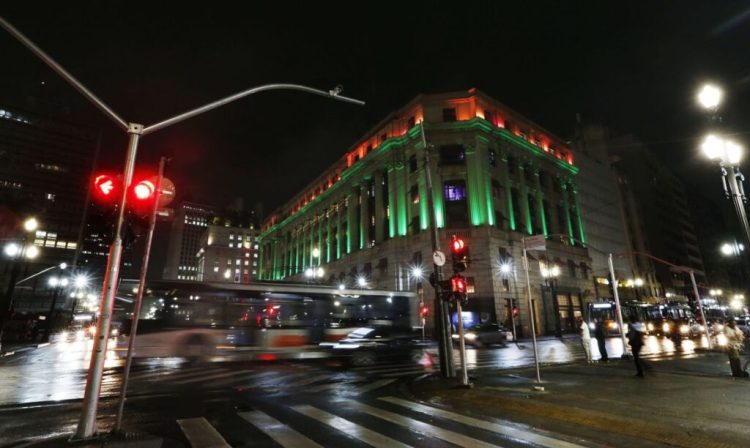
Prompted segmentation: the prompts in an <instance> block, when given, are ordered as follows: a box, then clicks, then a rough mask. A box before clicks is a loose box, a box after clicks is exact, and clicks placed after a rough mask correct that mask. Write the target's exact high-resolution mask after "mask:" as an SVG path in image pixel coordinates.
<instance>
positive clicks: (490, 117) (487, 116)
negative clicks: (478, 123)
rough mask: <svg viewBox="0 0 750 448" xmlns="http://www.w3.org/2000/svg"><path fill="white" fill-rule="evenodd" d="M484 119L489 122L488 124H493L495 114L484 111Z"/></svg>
mask: <svg viewBox="0 0 750 448" xmlns="http://www.w3.org/2000/svg"><path fill="white" fill-rule="evenodd" d="M484 119H485V120H487V121H489V122H490V123H494V122H495V114H494V113H493V112H492V111H491V110H485V111H484Z"/></svg>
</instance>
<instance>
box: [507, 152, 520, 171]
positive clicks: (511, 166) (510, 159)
mask: <svg viewBox="0 0 750 448" xmlns="http://www.w3.org/2000/svg"><path fill="white" fill-rule="evenodd" d="M517 165H518V161H517V160H516V158H515V157H512V156H508V174H516V166H517Z"/></svg>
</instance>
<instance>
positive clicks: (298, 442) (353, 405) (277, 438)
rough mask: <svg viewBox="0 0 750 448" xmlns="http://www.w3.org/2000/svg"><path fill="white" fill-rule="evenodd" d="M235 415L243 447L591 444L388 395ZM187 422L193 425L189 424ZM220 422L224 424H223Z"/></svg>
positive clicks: (193, 433)
mask: <svg viewBox="0 0 750 448" xmlns="http://www.w3.org/2000/svg"><path fill="white" fill-rule="evenodd" d="M236 417H238V418H239V421H241V422H242V423H241V425H242V426H241V427H240V428H235V429H234V430H233V431H234V433H236V434H244V435H245V437H247V440H236V439H235V440H234V443H235V444H238V445H243V446H244V445H248V446H275V447H283V448H291V447H294V448H297V447H301V448H319V447H324V446H347V447H350V446H371V447H376V448H381V447H382V448H392V447H401V448H409V447H441V446H458V447H471V448H490V447H498V446H500V447H507V448H512V447H520V446H524V447H528V446H536V447H542V448H582V447H586V446H592V445H589V444H588V443H586V442H582V441H581V440H580V439H578V438H576V439H573V438H569V437H563V436H560V435H557V434H551V433H547V432H544V431H542V430H539V429H534V428H531V427H528V426H526V425H522V424H518V423H514V422H509V421H502V420H498V419H491V418H486V417H485V418H476V417H472V416H469V415H465V414H462V413H459V412H454V411H447V410H444V409H442V408H439V407H436V406H432V405H428V404H424V403H418V402H416V401H410V400H406V399H403V398H398V397H395V396H390V395H386V396H382V397H379V398H375V397H372V396H370V397H362V398H348V397H347V398H339V399H331V400H317V401H315V402H298V403H283V404H279V403H261V404H259V405H257V406H256V407H255V408H254V409H252V410H244V411H238V412H237V413H236ZM185 421H188V422H192V423H193V424H192V425H185V424H184V422H185ZM178 422H179V424H180V427H181V428H182V429H183V433H184V435H185V438H186V439H187V440H188V442H189V443H190V446H192V447H193V448H198V447H201V446H207V445H199V444H196V443H194V442H193V441H194V440H211V441H212V442H211V443H212V445H211V446H230V445H229V444H228V443H227V442H226V440H225V439H223V438H221V439H217V438H216V436H217V435H218V436H220V437H221V434H220V432H219V431H218V430H217V429H216V427H214V426H211V425H210V424H208V422H207V421H205V419H200V418H195V417H194V418H191V419H184V420H179V421H178ZM216 424H217V426H218V425H220V424H224V425H225V426H226V423H225V422H223V423H220V422H216ZM207 425H208V426H207ZM186 428H187V429H186ZM582 443H584V444H582Z"/></svg>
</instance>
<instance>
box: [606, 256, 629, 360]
mask: <svg viewBox="0 0 750 448" xmlns="http://www.w3.org/2000/svg"><path fill="white" fill-rule="evenodd" d="M607 262H608V263H609V275H610V277H612V280H611V281H612V293H613V295H614V296H615V310H616V312H617V325H619V326H620V327H619V330H620V337H621V339H622V357H623V358H627V357H628V356H629V354H630V349H629V348H628V342H627V341H626V340H625V327H624V326H623V323H622V308H620V295H619V294H618V293H617V277H615V266H614V264H613V263H612V254H609V256H608V257H607Z"/></svg>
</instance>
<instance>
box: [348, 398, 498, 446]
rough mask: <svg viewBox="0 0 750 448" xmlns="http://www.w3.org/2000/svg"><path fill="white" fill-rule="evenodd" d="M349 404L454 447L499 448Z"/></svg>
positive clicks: (435, 427) (394, 414) (410, 419)
mask: <svg viewBox="0 0 750 448" xmlns="http://www.w3.org/2000/svg"><path fill="white" fill-rule="evenodd" d="M348 403H350V404H356V409H357V410H362V411H364V412H366V413H368V414H370V415H374V416H375V417H378V418H382V419H383V420H385V421H389V422H391V423H395V424H397V425H399V426H403V427H404V428H408V429H411V430H417V431H421V432H423V433H425V434H429V435H430V436H432V437H435V438H437V439H441V440H445V441H446V442H450V443H452V444H454V445H458V446H461V447H465V448H469V447H472V448H473V447H477V448H494V447H496V446H497V445H494V444H492V443H487V442H483V441H481V440H477V439H474V438H472V437H468V436H465V435H463V434H459V433H457V432H453V431H449V430H447V429H443V428H440V427H438V426H435V425H431V424H429V423H425V422H421V421H419V420H415V419H413V418H409V417H404V416H401V415H399V414H396V413H394V412H390V411H384V410H382V409H379V408H376V407H373V406H369V405H366V404H364V403H358V402H352V401H349V402H348Z"/></svg>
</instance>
